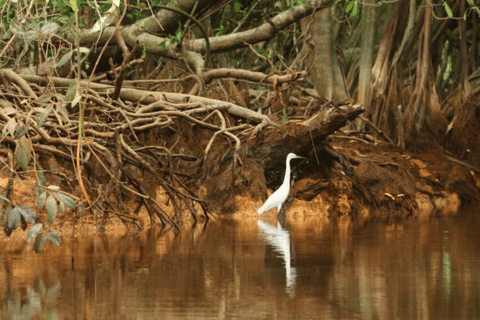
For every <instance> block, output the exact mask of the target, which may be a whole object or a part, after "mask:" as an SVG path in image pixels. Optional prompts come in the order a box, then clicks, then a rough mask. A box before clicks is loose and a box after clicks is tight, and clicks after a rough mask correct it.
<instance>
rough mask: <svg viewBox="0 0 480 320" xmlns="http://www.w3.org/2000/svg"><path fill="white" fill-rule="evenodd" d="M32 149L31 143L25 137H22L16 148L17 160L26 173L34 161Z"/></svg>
mask: <svg viewBox="0 0 480 320" xmlns="http://www.w3.org/2000/svg"><path fill="white" fill-rule="evenodd" d="M30 148H31V145H30V141H29V140H27V139H26V138H25V137H21V138H20V140H19V141H17V147H16V148H15V160H17V162H18V164H19V165H20V167H21V168H22V169H23V170H24V171H26V170H27V169H28V163H29V162H30V160H31V159H32V154H31V153H30Z"/></svg>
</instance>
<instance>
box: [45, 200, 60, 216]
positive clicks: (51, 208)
mask: <svg viewBox="0 0 480 320" xmlns="http://www.w3.org/2000/svg"><path fill="white" fill-rule="evenodd" d="M45 209H46V210H47V220H48V222H53V220H55V218H56V217H57V200H55V198H54V197H53V196H52V195H49V196H48V198H47V201H46V202H45Z"/></svg>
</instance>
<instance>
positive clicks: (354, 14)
mask: <svg viewBox="0 0 480 320" xmlns="http://www.w3.org/2000/svg"><path fill="white" fill-rule="evenodd" d="M357 15H358V2H357V1H354V5H353V10H352V17H356V16H357Z"/></svg>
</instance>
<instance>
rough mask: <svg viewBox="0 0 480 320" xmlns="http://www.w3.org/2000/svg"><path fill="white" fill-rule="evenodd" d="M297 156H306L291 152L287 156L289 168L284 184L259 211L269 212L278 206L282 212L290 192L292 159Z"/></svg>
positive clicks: (278, 210)
mask: <svg viewBox="0 0 480 320" xmlns="http://www.w3.org/2000/svg"><path fill="white" fill-rule="evenodd" d="M295 158H304V157H300V156H297V155H296V154H294V153H289V154H288V156H287V168H286V170H285V178H284V179H283V184H282V185H281V186H280V188H278V190H277V191H275V192H274V193H272V195H271V196H270V197H269V198H268V199H267V201H265V203H264V204H263V206H261V207H260V209H258V211H257V213H258V214H262V213H265V212H267V211H268V210H270V209H273V208H275V207H276V208H277V213H280V209H281V208H282V205H283V203H284V202H285V200H287V197H288V194H289V192H290V160H292V159H295Z"/></svg>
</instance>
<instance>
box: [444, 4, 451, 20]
mask: <svg viewBox="0 0 480 320" xmlns="http://www.w3.org/2000/svg"><path fill="white" fill-rule="evenodd" d="M443 7H444V8H445V11H446V12H447V16H449V17H450V18H451V17H453V12H452V9H450V6H449V5H448V3H446V2H445V1H444V2H443Z"/></svg>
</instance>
